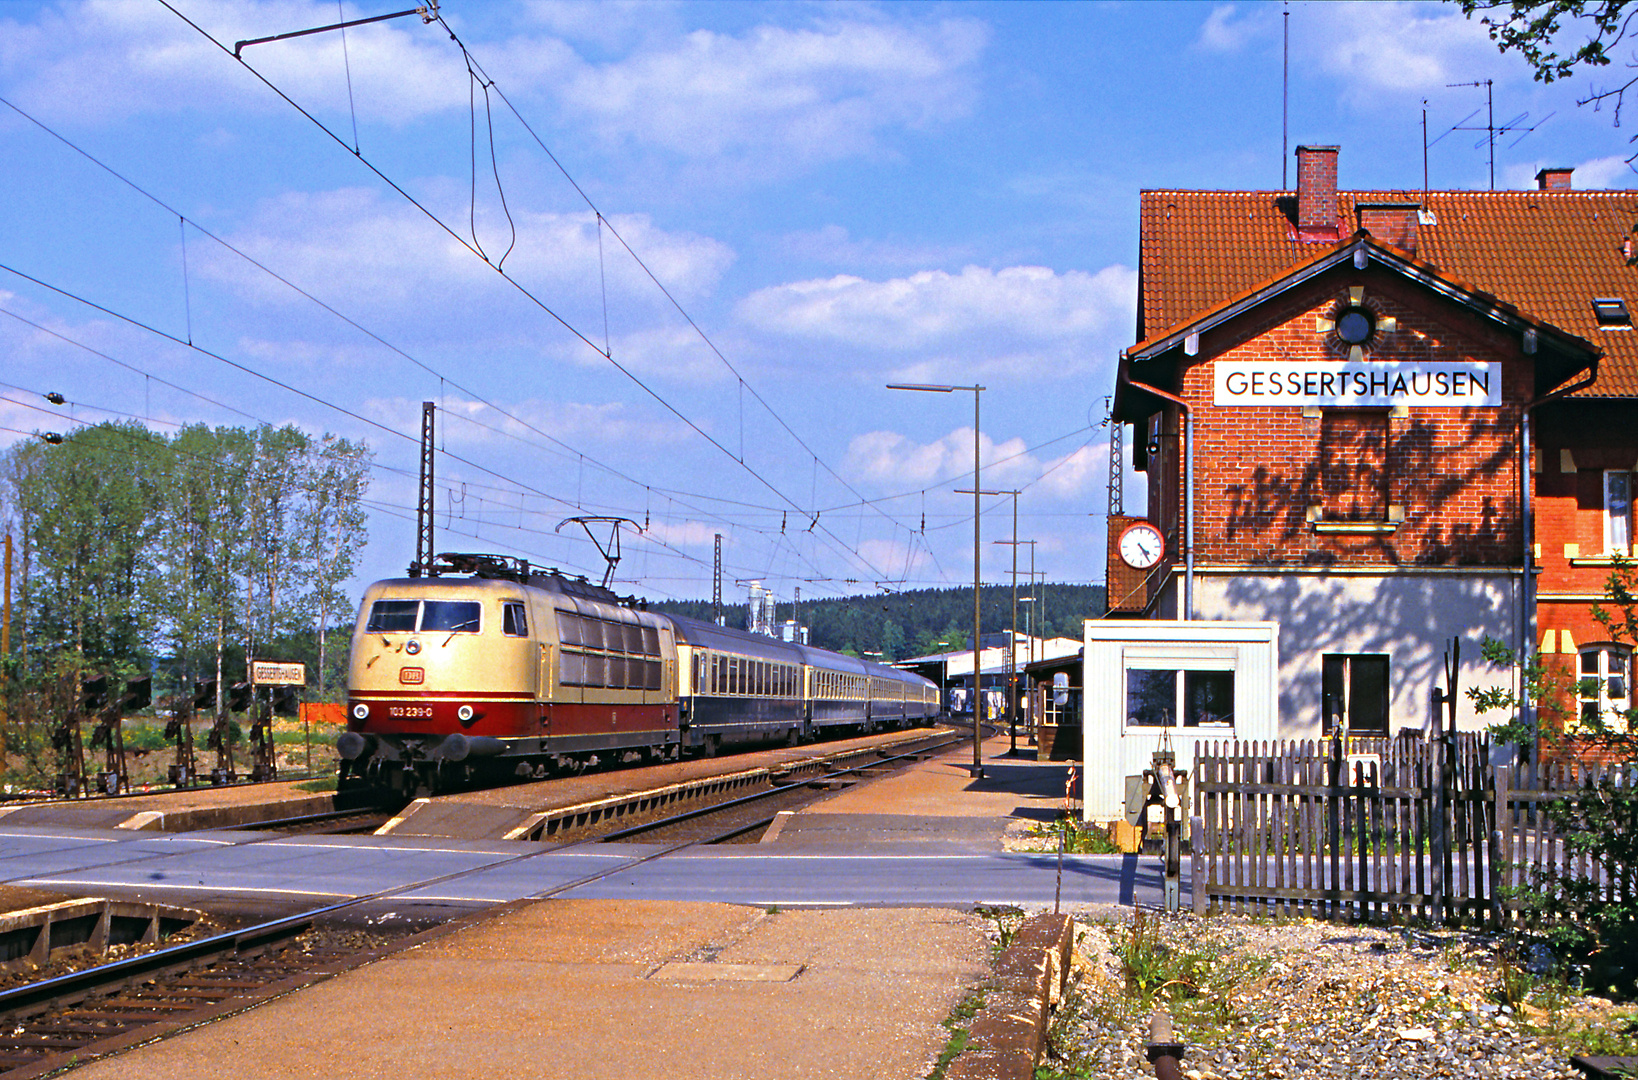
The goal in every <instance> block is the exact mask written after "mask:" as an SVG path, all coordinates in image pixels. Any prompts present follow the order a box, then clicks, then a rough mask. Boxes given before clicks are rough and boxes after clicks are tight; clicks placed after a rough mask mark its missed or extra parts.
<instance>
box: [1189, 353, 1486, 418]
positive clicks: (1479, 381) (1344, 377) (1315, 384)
mask: <svg viewBox="0 0 1638 1080" xmlns="http://www.w3.org/2000/svg"><path fill="white" fill-rule="evenodd" d="M1213 368H1214V377H1215V379H1216V386H1215V388H1214V393H1213V395H1212V404H1214V405H1218V406H1225V405H1226V406H1246V405H1421V406H1437V407H1443V408H1460V407H1463V406H1469V407H1472V406H1494V405H1500V404H1501V393H1502V386H1501V374H1502V372H1501V365H1500V364H1491V363H1481V362H1479V361H1477V360H1474V361H1468V362H1434V361H1429V362H1426V363H1414V362H1396V361H1370V360H1357V361H1347V360H1328V361H1316V362H1312V363H1296V362H1292V361H1278V360H1271V361H1266V362H1265V361H1259V360H1219V361H1217V363H1216V364H1214V365H1213Z"/></svg>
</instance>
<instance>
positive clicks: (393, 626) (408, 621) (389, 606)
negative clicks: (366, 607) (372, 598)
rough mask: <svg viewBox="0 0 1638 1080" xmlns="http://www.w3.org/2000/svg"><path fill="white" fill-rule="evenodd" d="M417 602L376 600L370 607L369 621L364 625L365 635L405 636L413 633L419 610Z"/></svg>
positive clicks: (419, 603) (418, 602) (419, 605)
mask: <svg viewBox="0 0 1638 1080" xmlns="http://www.w3.org/2000/svg"><path fill="white" fill-rule="evenodd" d="M420 607H421V601H419V600H377V601H376V602H375V603H374V604H371V605H370V621H369V622H367V623H365V624H364V632H365V633H367V634H407V633H413V632H414V631H415V615H416V612H417V611H419V610H420Z"/></svg>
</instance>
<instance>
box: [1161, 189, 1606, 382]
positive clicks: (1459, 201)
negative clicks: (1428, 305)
mask: <svg viewBox="0 0 1638 1080" xmlns="http://www.w3.org/2000/svg"><path fill="white" fill-rule="evenodd" d="M1337 201H1338V217H1339V219H1340V220H1339V221H1338V223H1337V226H1338V232H1337V236H1336V237H1334V238H1332V239H1330V240H1329V241H1328V242H1315V241H1299V240H1297V239H1296V233H1295V230H1294V228H1293V225H1292V216H1293V215H1294V213H1295V204H1296V194H1295V193H1294V192H1278V191H1145V192H1144V193H1143V197H1142V211H1141V225H1142V241H1141V245H1142V251H1141V254H1140V262H1139V267H1140V269H1139V287H1138V327H1137V331H1138V338H1139V339H1140V340H1147V339H1149V338H1151V337H1153V336H1154V335H1156V334H1158V333H1160V332H1161V331H1163V330H1167V329H1171V328H1174V327H1177V326H1178V325H1180V324H1182V323H1185V322H1188V321H1190V320H1192V319H1193V318H1195V317H1197V316H1199V315H1201V314H1203V313H1205V312H1207V311H1209V310H1210V309H1212V308H1215V307H1217V306H1218V305H1220V304H1221V303H1222V302H1223V301H1225V300H1227V299H1229V298H1230V297H1233V296H1236V295H1238V294H1241V293H1244V292H1246V291H1248V290H1250V289H1252V288H1253V287H1255V286H1258V285H1261V284H1263V283H1265V282H1267V281H1270V280H1273V279H1275V278H1277V277H1279V276H1280V275H1281V274H1282V273H1283V272H1284V271H1286V270H1289V269H1291V268H1293V267H1295V266H1298V265H1299V264H1302V263H1306V262H1308V261H1309V260H1311V259H1313V258H1314V257H1315V255H1317V254H1319V253H1320V252H1322V251H1325V250H1327V249H1328V248H1330V247H1331V246H1333V245H1334V244H1335V243H1336V242H1337V241H1338V240H1342V239H1345V238H1346V237H1348V235H1349V234H1351V233H1353V232H1354V231H1355V230H1356V229H1358V228H1359V227H1360V224H1361V222H1360V216H1361V212H1360V207H1361V205H1362V204H1366V205H1370V204H1378V205H1379V204H1383V203H1399V204H1406V203H1411V204H1418V205H1421V206H1423V207H1424V208H1426V209H1427V210H1429V211H1432V213H1433V216H1434V218H1435V219H1436V220H1435V221H1434V222H1433V223H1429V224H1422V225H1419V226H1418V229H1417V250H1416V252H1415V256H1416V258H1417V260H1418V261H1420V262H1423V263H1428V264H1431V265H1432V266H1434V267H1436V268H1437V269H1438V270H1439V271H1440V272H1441V273H1443V274H1445V275H1447V276H1449V277H1453V278H1457V279H1460V280H1462V281H1464V282H1466V283H1468V284H1470V285H1471V286H1472V287H1474V288H1476V289H1479V290H1482V291H1484V292H1488V293H1492V294H1494V295H1495V296H1497V297H1499V298H1500V299H1502V300H1504V301H1506V302H1507V303H1509V304H1512V305H1514V306H1516V307H1518V308H1520V309H1522V310H1523V311H1525V312H1528V313H1529V314H1530V315H1533V316H1536V317H1538V318H1540V319H1544V320H1546V321H1547V322H1548V323H1550V324H1552V325H1553V326H1556V327H1558V328H1559V329H1561V330H1564V331H1567V332H1568V333H1571V334H1574V335H1577V336H1579V337H1583V338H1586V339H1587V340H1589V341H1591V342H1593V343H1594V344H1596V345H1599V346H1601V347H1602V348H1603V350H1604V358H1603V360H1602V361H1601V362H1600V364H1599V374H1598V380H1597V382H1595V383H1594V384H1593V385H1592V386H1591V387H1588V388H1587V389H1585V390H1582V391H1580V392H1578V394H1577V395H1576V396H1578V397H1638V329H1628V330H1610V329H1602V328H1600V327H1599V325H1598V320H1597V318H1596V316H1595V315H1594V313H1593V306H1592V302H1593V300H1594V299H1595V298H1599V299H1602V298H1605V297H1620V298H1622V299H1625V300H1626V301H1627V304H1628V307H1629V309H1630V310H1631V311H1632V312H1633V314H1634V316H1638V267H1635V266H1633V265H1630V264H1629V257H1628V256H1627V255H1626V254H1623V251H1622V242H1623V241H1624V240H1628V239H1633V240H1634V243H1635V245H1638V238H1635V234H1634V230H1635V228H1638V192H1632V191H1495V192H1491V191H1429V192H1421V191H1342V192H1338V200H1337ZM1384 239H1386V240H1388V242H1390V243H1393V242H1395V241H1396V240H1397V238H1390V237H1384Z"/></svg>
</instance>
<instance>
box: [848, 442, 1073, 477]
mask: <svg viewBox="0 0 1638 1080" xmlns="http://www.w3.org/2000/svg"><path fill="white" fill-rule="evenodd" d="M978 447H979V460H980V462H981V463H982V464H983V468H984V483H985V484H991V483H995V484H1002V483H1012V482H1013V481H1025V480H1029V479H1032V478H1034V477H1035V476H1037V475H1039V474H1040V471H1041V463H1040V462H1039V461H1038V460H1036V459H1035V458H1034V457H1032V456H1031V455H1029V454H1027V453H1025V449H1026V447H1025V444H1024V440H1023V439H1021V438H1016V437H1015V438H1011V439H1008V440H1006V441H1005V442H1001V443H997V442H996V441H995V440H994V439H993V438H991V437H990V436H988V435H980V436H979V439H978ZM842 471H843V472H844V473H845V474H846V475H848V476H851V477H857V478H858V479H860V480H861V481H864V482H866V483H872V484H877V485H880V486H883V487H892V486H895V485H908V486H916V485H922V484H933V483H938V482H940V481H943V480H950V479H953V478H955V477H958V476H963V475H965V476H971V475H972V471H973V429H972V428H957V429H956V430H955V431H952V432H950V433H949V434H948V435H946V436H944V437H943V438H942V439H938V440H937V441H935V442H931V443H926V444H920V443H916V442H912V441H911V440H910V439H909V437H907V436H904V435H900V434H899V433H898V432H896V431H869V432H866V433H865V434H863V435H856V436H854V438H853V440H852V441H851V442H849V443H848V447H847V454H846V455H845V456H844V457H843V459H842Z"/></svg>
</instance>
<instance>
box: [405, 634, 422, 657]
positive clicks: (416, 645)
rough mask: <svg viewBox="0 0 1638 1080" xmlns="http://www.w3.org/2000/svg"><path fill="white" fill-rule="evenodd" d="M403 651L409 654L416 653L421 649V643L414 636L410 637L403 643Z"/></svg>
mask: <svg viewBox="0 0 1638 1080" xmlns="http://www.w3.org/2000/svg"><path fill="white" fill-rule="evenodd" d="M404 651H405V652H407V653H409V654H410V655H411V656H414V655H415V654H416V653H418V652H420V651H421V643H420V642H419V641H416V640H415V639H414V638H410V639H409V640H408V641H406V642H405V643H404Z"/></svg>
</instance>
